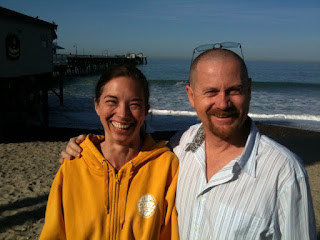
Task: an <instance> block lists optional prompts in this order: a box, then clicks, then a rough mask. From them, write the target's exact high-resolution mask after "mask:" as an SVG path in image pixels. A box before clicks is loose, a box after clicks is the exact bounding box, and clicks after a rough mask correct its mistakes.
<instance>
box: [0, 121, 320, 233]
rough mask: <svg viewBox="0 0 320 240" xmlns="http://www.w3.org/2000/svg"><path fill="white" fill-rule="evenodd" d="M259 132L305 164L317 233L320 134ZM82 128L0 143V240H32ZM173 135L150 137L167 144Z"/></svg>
mask: <svg viewBox="0 0 320 240" xmlns="http://www.w3.org/2000/svg"><path fill="white" fill-rule="evenodd" d="M258 127H259V128H260V130H261V131H262V132H263V133H264V134H266V135H268V136H270V137H272V138H273V139H275V140H277V141H278V142H280V143H282V144H283V145H285V146H287V147H288V148H289V149H291V150H292V151H293V152H295V153H296V154H298V155H299V156H300V157H301V158H302V160H303V161H304V164H305V167H306V169H307V172H308V175H309V181H310V186H311V192H312V197H313V205H314V209H315V213H316V220H317V231H318V236H320V235H319V233H320V184H319V182H320V158H319V149H320V132H311V131H304V130H297V129H290V128H284V127H277V126H271V125H263V124H258ZM89 132H91V133H99V132H98V131H96V132H93V131H92V130H83V129H60V128H48V129H45V130H39V129H29V130H26V131H23V132H21V131H15V132H14V131H11V134H10V136H6V137H5V138H2V139H0V163H1V164H0V182H1V185H0V239H37V238H38V237H39V234H40V232H41V229H42V226H43V223H44V214H45V208H46V201H47V197H48V194H49V191H50V187H51V183H52V180H53V178H54V176H55V174H56V172H57V170H58V168H59V166H60V164H59V162H58V158H59V154H60V152H61V150H62V149H64V148H65V146H66V144H67V141H68V140H69V138H70V137H73V136H77V135H79V134H80V133H89ZM172 134H173V132H157V133H155V134H153V136H154V138H155V139H157V140H160V139H162V140H168V139H169V137H170V136H171V135H172Z"/></svg>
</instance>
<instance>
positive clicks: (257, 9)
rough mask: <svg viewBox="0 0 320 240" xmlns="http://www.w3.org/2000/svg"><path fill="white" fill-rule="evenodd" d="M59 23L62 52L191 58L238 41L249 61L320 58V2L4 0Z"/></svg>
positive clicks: (19, 9) (16, 8)
mask: <svg viewBox="0 0 320 240" xmlns="http://www.w3.org/2000/svg"><path fill="white" fill-rule="evenodd" d="M0 6H2V7H5V8H9V9H11V10H14V11H17V12H20V13H23V14H26V15H29V16H33V17H35V16H39V18H40V19H42V20H45V21H48V22H52V21H54V22H55V23H56V24H57V25H58V31H57V34H58V44H59V45H61V46H63V47H64V48H65V50H61V51H60V53H69V52H72V53H75V47H74V45H75V44H76V45H77V50H78V54H83V53H84V54H99V55H100V54H106V53H107V52H108V54H109V55H114V54H125V53H127V52H135V53H139V52H143V53H144V55H146V56H148V58H185V59H190V58H191V54H192V50H193V48H195V47H197V46H199V45H201V44H206V43H215V42H222V41H235V42H240V43H241V44H242V47H243V51H244V56H245V58H246V59H248V60H279V61H282V60H289V61H320V1H319V0H281V1H279V0H270V1H269V0H268V1H267V0H266V1H261V0H260V1H259V0H242V1H239V0H237V1H236V0H221V1H215V0H208V1H203V0H193V1H183V0H171V1H169V0H166V1H161V0H159V1H155V0H149V1H146V0H141V1H140V0H135V1H132V0H127V1H125V0H117V1H106V0H105V1H102V0H90V1H89V0H87V1H85V0H77V1H76V0H74V1H71V0H54V1H53V0H37V1H36V0H28V1H26V0H0Z"/></svg>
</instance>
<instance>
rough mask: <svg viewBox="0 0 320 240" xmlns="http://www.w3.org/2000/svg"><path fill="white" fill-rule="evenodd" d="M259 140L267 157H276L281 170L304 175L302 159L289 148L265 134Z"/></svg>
mask: <svg viewBox="0 0 320 240" xmlns="http://www.w3.org/2000/svg"><path fill="white" fill-rule="evenodd" d="M260 142H261V145H262V146H263V149H264V150H265V151H266V152H268V154H269V158H276V159H277V162H278V163H279V164H280V165H282V170H285V169H287V171H293V172H295V174H297V175H298V176H300V177H304V176H305V175H306V171H305V168H304V166H303V163H302V160H301V159H300V157H299V156H298V155H296V154H295V153H294V152H292V151H291V150H290V149H288V148H287V147H285V146H284V145H282V144H281V143H279V142H277V141H275V140H274V139H272V138H270V137H268V136H266V135H261V139H260ZM265 154H266V153H265Z"/></svg>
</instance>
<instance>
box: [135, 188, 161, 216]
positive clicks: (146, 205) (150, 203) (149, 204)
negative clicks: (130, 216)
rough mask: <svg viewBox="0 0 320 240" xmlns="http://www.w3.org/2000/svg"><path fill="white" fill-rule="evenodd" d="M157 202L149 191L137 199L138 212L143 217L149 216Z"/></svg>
mask: <svg viewBox="0 0 320 240" xmlns="http://www.w3.org/2000/svg"><path fill="white" fill-rule="evenodd" d="M156 206H157V202H156V199H155V198H154V196H153V195H152V194H150V193H147V194H144V195H142V196H141V198H140V199H139V201H138V206H137V207H138V212H139V213H140V215H141V216H142V217H144V218H149V217H151V216H152V215H153V214H154V212H155V211H156Z"/></svg>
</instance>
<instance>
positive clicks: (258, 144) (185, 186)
mask: <svg viewBox="0 0 320 240" xmlns="http://www.w3.org/2000/svg"><path fill="white" fill-rule="evenodd" d="M189 80H190V85H188V86H187V87H186V91H187V94H188V98H189V101H190V104H191V106H192V107H194V108H195V110H196V112H197V114H198V116H199V118H200V120H201V123H200V124H197V125H194V126H191V127H190V128H189V129H188V130H187V131H186V132H184V133H183V135H182V136H181V138H180V137H178V136H175V137H173V138H172V139H171V140H170V142H169V145H170V146H171V147H172V149H173V151H174V152H175V154H176V155H177V156H178V158H179V162H180V170H179V177H178V185H177V193H176V208H177V212H178V224H179V235H180V238H181V239H316V233H315V232H316V231H315V220H314V211H313V206H312V199H311V195H310V188H309V184H308V178H307V174H306V171H305V169H304V168H303V166H302V163H301V162H300V160H299V159H298V158H297V157H296V156H295V155H294V154H293V153H291V152H290V151H289V150H288V149H286V148H285V147H283V146H281V145H280V144H278V143H276V142H275V141H273V140H271V139H269V138H268V137H266V136H264V135H261V134H260V133H259V131H258V129H257V127H256V126H255V124H254V123H253V121H252V120H251V119H250V118H249V117H248V111H249V105H250V99H251V80H250V79H249V78H248V73H247V68H246V65H245V63H244V61H243V60H242V59H241V58H240V57H239V56H238V55H236V54H235V53H234V52H232V51H229V50H225V49H212V50H208V51H206V52H203V53H202V54H200V55H199V56H198V57H197V58H196V59H195V60H194V62H193V63H192V66H191V70H190V79H189ZM70 152H71V151H70ZM64 154H65V153H64ZM64 156H66V155H64Z"/></svg>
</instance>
